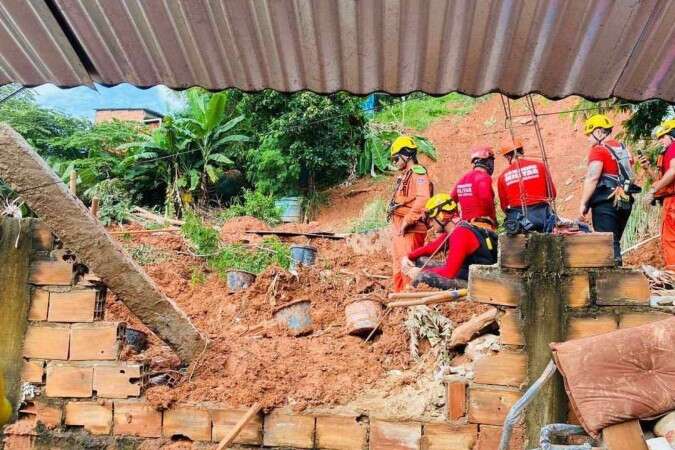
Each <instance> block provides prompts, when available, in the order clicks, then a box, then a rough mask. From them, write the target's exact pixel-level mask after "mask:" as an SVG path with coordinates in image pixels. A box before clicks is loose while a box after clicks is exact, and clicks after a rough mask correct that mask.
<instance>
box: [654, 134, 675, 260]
mask: <svg viewBox="0 0 675 450" xmlns="http://www.w3.org/2000/svg"><path fill="white" fill-rule="evenodd" d="M673 159H675V144H671V145H669V146H668V148H666V151H665V152H664V153H663V154H661V155H660V156H659V161H658V163H657V164H658V166H659V175H660V177H663V175H665V173H666V172H667V171H668V169H670V165H671V164H672V160H673ZM660 177H659V178H660ZM654 196H655V197H656V198H661V199H663V210H662V211H661V214H663V219H662V222H661V252H662V254H663V263H664V264H665V266H666V268H667V269H671V270H672V269H675V185H674V184H671V185H670V186H666V187H665V188H663V189H661V190H660V191H659V192H657V193H656V194H654Z"/></svg>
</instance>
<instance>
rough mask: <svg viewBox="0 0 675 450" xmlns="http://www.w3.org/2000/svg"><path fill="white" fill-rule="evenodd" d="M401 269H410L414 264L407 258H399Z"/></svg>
mask: <svg viewBox="0 0 675 450" xmlns="http://www.w3.org/2000/svg"><path fill="white" fill-rule="evenodd" d="M401 267H403V268H411V267H415V263H414V262H412V261H411V260H410V258H408V257H407V256H404V257H403V258H401Z"/></svg>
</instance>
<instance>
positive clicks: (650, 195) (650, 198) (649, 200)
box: [642, 189, 654, 205]
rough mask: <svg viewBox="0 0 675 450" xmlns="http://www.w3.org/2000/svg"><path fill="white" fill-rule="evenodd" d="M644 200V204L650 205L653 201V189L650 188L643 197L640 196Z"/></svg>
mask: <svg viewBox="0 0 675 450" xmlns="http://www.w3.org/2000/svg"><path fill="white" fill-rule="evenodd" d="M642 198H643V199H644V201H645V204H647V205H651V204H653V203H654V189H650V190H649V192H647V193H646V194H645V195H644V197H642Z"/></svg>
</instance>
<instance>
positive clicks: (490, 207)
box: [450, 169, 497, 224]
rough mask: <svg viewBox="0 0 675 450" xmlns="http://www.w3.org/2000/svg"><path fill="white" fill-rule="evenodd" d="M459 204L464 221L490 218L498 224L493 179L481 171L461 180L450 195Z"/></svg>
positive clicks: (472, 171)
mask: <svg viewBox="0 0 675 450" xmlns="http://www.w3.org/2000/svg"><path fill="white" fill-rule="evenodd" d="M450 195H451V196H452V199H453V200H454V201H456V202H457V203H459V208H460V210H461V215H462V219H463V220H466V221H468V222H470V221H471V220H473V219H477V218H479V217H489V218H490V219H492V220H493V223H494V224H496V223H497V211H496V210H495V193H494V191H493V190H492V177H490V175H488V173H487V172H485V171H484V170H481V169H473V170H470V171H469V172H467V173H466V174H465V175H464V176H463V177H462V178H460V179H459V181H458V182H457V184H456V185H455V187H454V188H453V189H452V193H451V194H450Z"/></svg>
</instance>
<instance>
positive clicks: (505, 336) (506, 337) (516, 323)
mask: <svg viewBox="0 0 675 450" xmlns="http://www.w3.org/2000/svg"><path fill="white" fill-rule="evenodd" d="M519 315H520V313H519V312H518V310H517V309H512V308H509V309H507V310H506V311H504V313H503V314H502V315H500V316H499V318H498V319H497V323H498V324H499V340H500V341H501V343H502V345H515V346H522V345H525V335H524V334H523V328H522V323H521V320H520V318H519Z"/></svg>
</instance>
